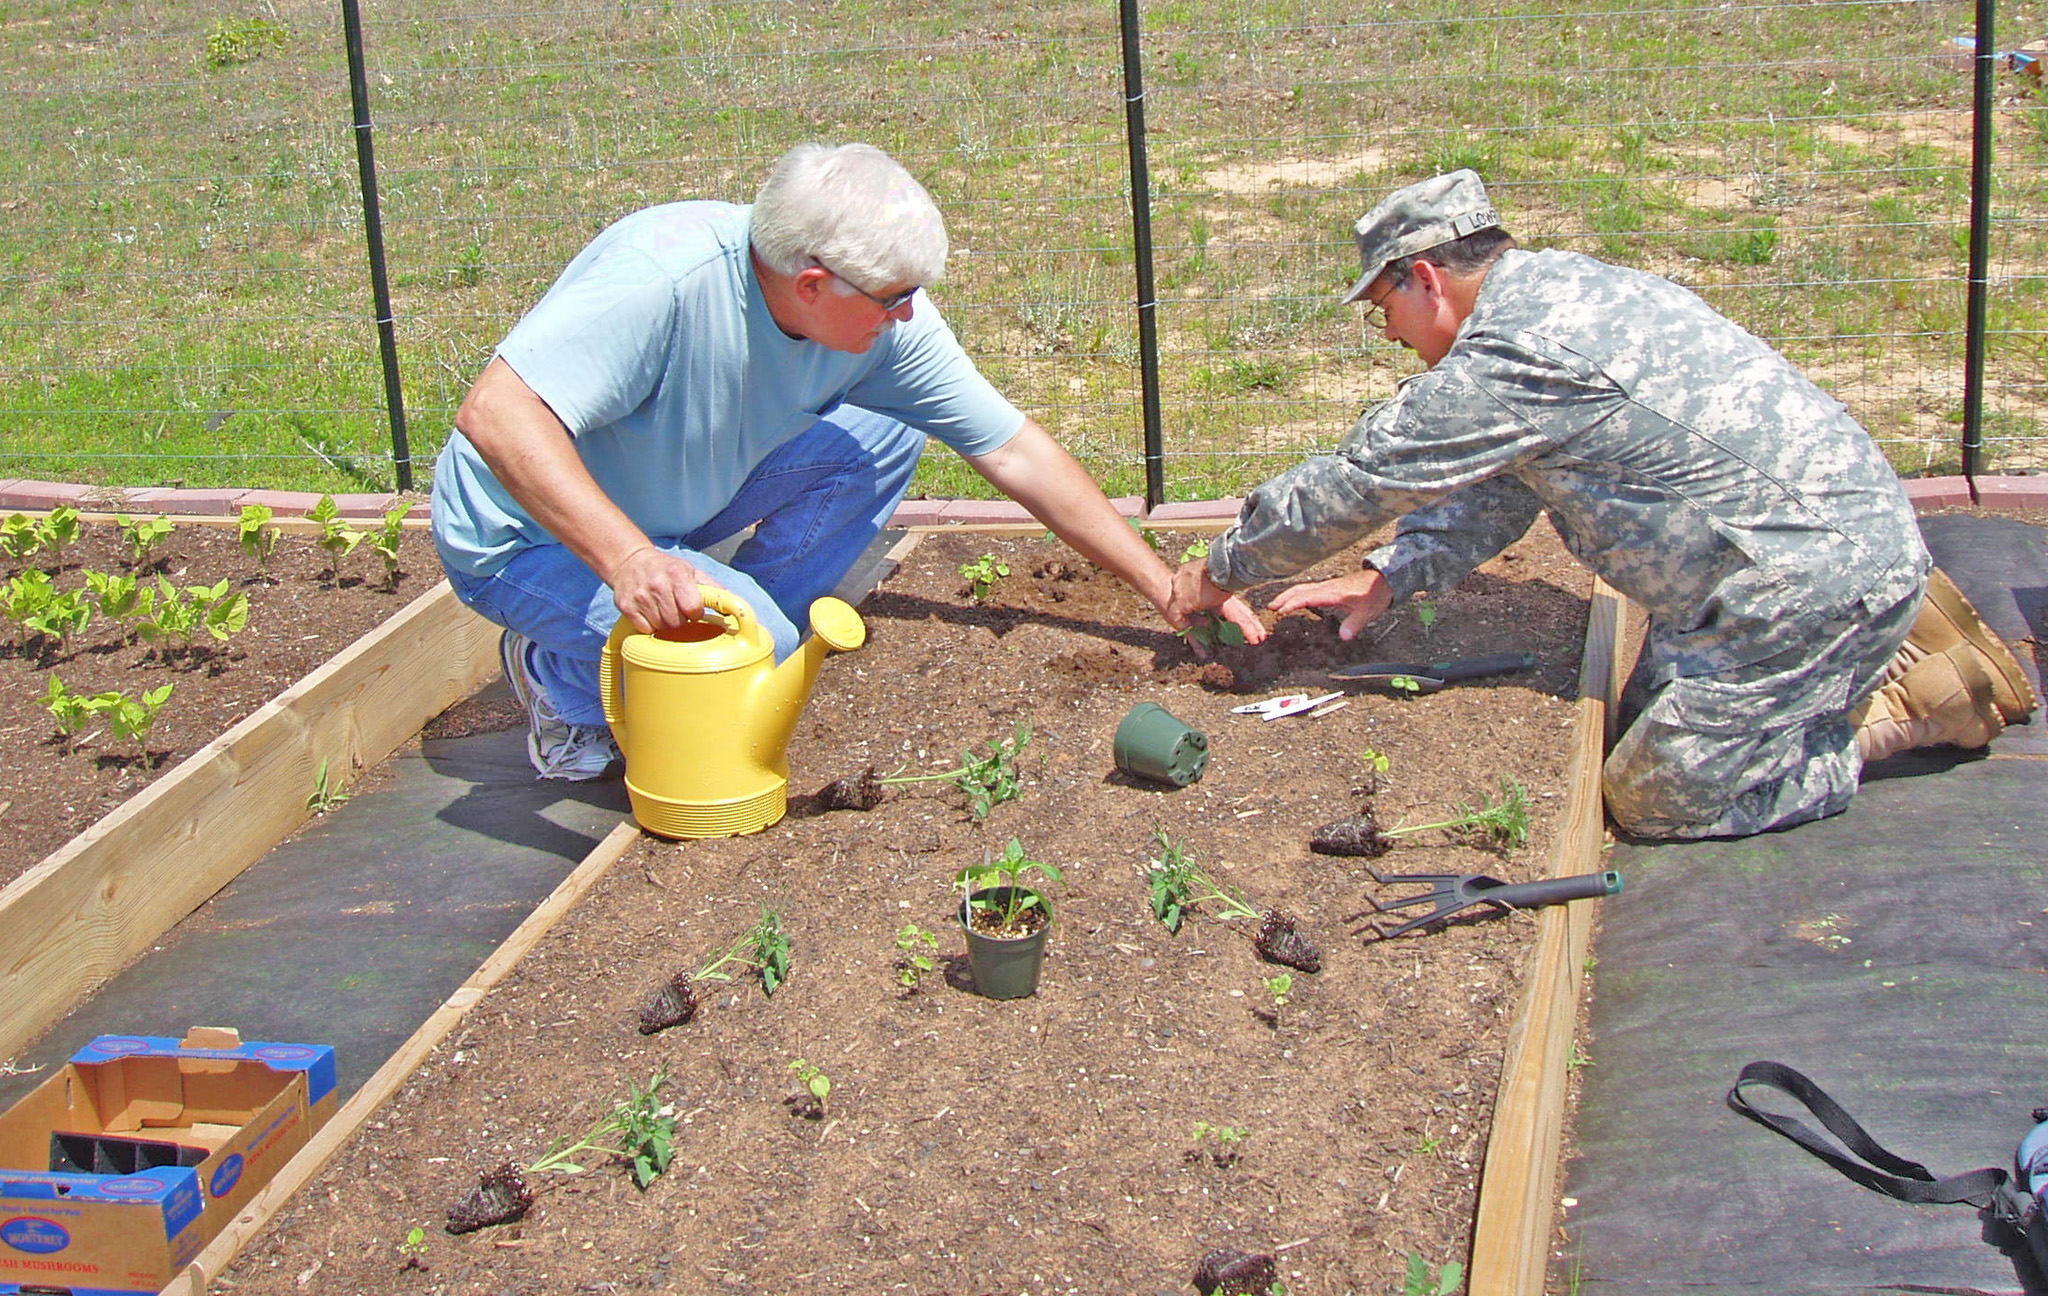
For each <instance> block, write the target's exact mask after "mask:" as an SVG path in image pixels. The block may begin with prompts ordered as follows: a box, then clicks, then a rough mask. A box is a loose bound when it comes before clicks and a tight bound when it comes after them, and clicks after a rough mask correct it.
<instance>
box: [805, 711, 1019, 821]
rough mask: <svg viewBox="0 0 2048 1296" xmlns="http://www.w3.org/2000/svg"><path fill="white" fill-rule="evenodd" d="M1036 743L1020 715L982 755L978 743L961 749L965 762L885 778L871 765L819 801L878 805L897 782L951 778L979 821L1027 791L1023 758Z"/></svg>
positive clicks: (847, 806) (829, 787)
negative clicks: (930, 771) (977, 750)
mask: <svg viewBox="0 0 2048 1296" xmlns="http://www.w3.org/2000/svg"><path fill="white" fill-rule="evenodd" d="M1030 745H1031V725H1030V723H1029V722H1027V721H1024V720H1019V721H1018V722H1017V728H1016V730H1015V731H1014V732H1013V733H1012V734H1011V735H1010V737H1008V738H995V739H991V740H990V741H989V743H988V754H987V755H985V756H977V755H976V754H975V752H974V749H973V748H972V747H964V748H962V749H961V751H960V764H959V765H958V766H957V767H956V768H954V769H949V770H941V771H939V772H938V773H936V774H892V775H889V776H888V777H886V778H885V777H883V776H882V775H879V774H877V773H876V772H875V767H874V766H872V765H870V766H868V768H867V769H865V770H863V771H861V772H860V773H859V774H857V775H855V776H854V777H852V778H843V779H836V780H834V781H833V782H831V783H828V784H826V785H825V786H824V788H822V789H821V790H820V791H819V793H818V801H819V804H821V805H822V806H824V808H825V809H827V810H872V809H874V808H875V807H876V806H878V805H880V804H881V803H882V799H883V797H885V796H886V795H887V794H888V789H889V788H892V787H904V786H908V785H909V784H912V783H951V784H952V785H953V786H954V787H956V788H958V789H960V792H961V795H963V796H965V797H966V798H967V812H968V813H969V814H970V815H972V816H974V819H975V822H977V823H979V822H980V821H982V820H984V819H986V818H988V816H989V812H990V811H991V810H993V809H995V808H996V807H997V806H999V805H1002V804H1003V803H1004V802H1006V801H1015V800H1016V799H1017V798H1018V797H1020V796H1022V795H1024V788H1023V784H1022V783H1021V782H1020V781H1019V778H1018V774H1017V758H1018V757H1020V756H1022V755H1023V754H1024V749H1025V748H1026V747H1029V746H1030Z"/></svg>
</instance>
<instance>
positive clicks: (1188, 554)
mask: <svg viewBox="0 0 2048 1296" xmlns="http://www.w3.org/2000/svg"><path fill="white" fill-rule="evenodd" d="M1208 556H1209V542H1208V541H1207V540H1190V541H1188V547H1187V548H1185V549H1183V550H1181V551H1180V560H1181V561H1182V562H1184V563H1186V562H1193V561H1194V560H1195V559H1197V558H1207V557H1208Z"/></svg>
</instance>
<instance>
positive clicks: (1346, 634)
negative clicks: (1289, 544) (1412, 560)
mask: <svg viewBox="0 0 2048 1296" xmlns="http://www.w3.org/2000/svg"><path fill="white" fill-rule="evenodd" d="M1393 602H1394V587H1393V586H1391V585H1389V584H1387V578H1386V577H1384V576H1382V575H1380V574H1379V573H1378V572H1377V571H1375V570H1373V569H1372V568H1370V567H1367V568H1365V569H1364V570H1362V571H1358V572H1354V573H1352V574H1351V575H1349V576H1339V577H1337V578H1336V579H1334V580H1324V581H1309V582H1308V583H1307V584H1304V585H1290V586H1288V587H1287V588H1286V589H1284V590H1281V591H1280V592H1279V593H1278V594H1275V595H1274V596H1273V597H1272V599H1271V600H1270V601H1269V602H1268V603H1267V604H1266V606H1267V607H1270V608H1272V609H1273V610H1274V611H1275V612H1278V613H1280V614H1281V615H1283V616H1284V615H1286V614H1287V613H1289V612H1296V611H1299V610H1301V609H1303V608H1322V607H1341V608H1343V609H1344V623H1343V624H1342V625H1340V626H1338V627H1337V637H1338V638H1339V639H1356V638H1357V637H1358V632H1359V631H1361V630H1363V629H1365V627H1366V626H1367V625H1369V624H1370V623H1371V622H1373V621H1374V620H1375V619H1377V618H1378V617H1379V616H1380V614H1381V613H1383V612H1385V611H1386V610H1387V609H1388V608H1389V607H1391V606H1393Z"/></svg>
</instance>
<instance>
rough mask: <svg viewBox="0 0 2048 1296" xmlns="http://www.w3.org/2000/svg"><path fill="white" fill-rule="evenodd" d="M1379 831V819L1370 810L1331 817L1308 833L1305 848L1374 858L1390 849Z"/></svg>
mask: <svg viewBox="0 0 2048 1296" xmlns="http://www.w3.org/2000/svg"><path fill="white" fill-rule="evenodd" d="M1393 845H1394V844H1393V843H1392V842H1390V841H1388V840H1387V838H1386V837H1385V836H1384V835H1383V834H1382V833H1381V832H1380V822H1379V820H1378V819H1376V818H1374V817H1373V813H1372V811H1371V810H1361V811H1359V812H1358V813H1357V814H1355V815H1350V816H1348V817H1346V818H1343V819H1335V820H1332V821H1331V822H1329V823H1326V824H1324V825H1323V826H1322V827H1320V828H1318V829H1316V830H1315V831H1314V832H1313V833H1311V834H1309V839H1308V848H1309V849H1310V850H1312V851H1314V852H1315V853H1316V854H1318V855H1360V856H1364V857H1365V858H1366V859H1377V858H1379V857H1380V856H1382V855H1384V854H1386V853H1387V852H1388V851H1389V850H1391V849H1393Z"/></svg>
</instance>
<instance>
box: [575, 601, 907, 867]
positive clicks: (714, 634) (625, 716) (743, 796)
mask: <svg viewBox="0 0 2048 1296" xmlns="http://www.w3.org/2000/svg"><path fill="white" fill-rule="evenodd" d="M704 606H705V607H706V608H707V609H709V610H711V611H715V612H717V613H718V614H719V615H720V616H721V617H723V618H724V620H723V621H722V622H721V621H717V620H713V619H711V618H709V617H706V618H704V619H702V620H698V621H691V622H688V623H686V624H684V625H682V626H680V627H677V628H676V629H673V630H663V631H660V632H659V633H656V634H641V633H640V632H638V631H636V630H635V629H633V627H632V624H631V623H630V622H627V621H620V622H619V624H618V625H617V626H616V627H615V628H614V629H613V630H612V634H611V638H610V639H609V640H607V641H606V643H605V646H604V658H603V660H602V661H601V662H599V664H598V671H597V680H598V692H599V693H600V694H601V695H602V697H603V699H604V718H605V721H606V722H607V723H608V724H610V725H611V727H612V736H613V737H614V738H616V739H617V740H618V743H619V750H620V751H621V752H623V753H624V754H625V757H626V794H627V795H628V796H629V797H630V798H631V799H632V803H633V817H634V818H635V819H637V820H639V821H640V826H641V827H642V828H645V829H646V830H647V831H648V832H651V833H657V834H659V835H661V836H663V837H679V838H693V837H734V836H738V835H739V834H741V833H752V832H759V831H761V830H762V829H763V828H766V827H767V826H768V825H769V824H772V823H774V822H775V821H776V820H778V819H780V818H782V815H783V812H784V811H785V810H787V809H788V808H789V759H788V754H787V749H788V746H789V736H790V734H791V733H792V732H794V731H795V729H796V721H797V717H798V716H800V715H802V714H803V709H804V703H805V702H806V701H808V700H809V699H810V696H811V685H812V683H813V682H815V681H816V680H817V678H818V666H819V664H820V663H822V662H823V661H824V660H825V654H826V653H829V652H850V651H852V650H853V649H855V648H858V647H860V646H861V645H862V644H863V643H866V642H867V637H868V628H867V626H866V624H865V623H863V622H862V621H861V619H860V613H858V612H856V611H854V610H853V608H852V607H851V606H850V605H848V604H847V603H845V602H844V601H842V600H840V599H836V598H821V599H819V600H817V601H816V602H815V603H812V604H811V635H810V637H809V638H807V639H805V640H804V642H803V644H802V646H801V647H799V648H798V649H797V650H796V652H794V653H793V654H791V655H790V657H789V659H788V660H787V661H784V662H783V663H782V664H781V665H780V666H777V665H776V664H775V643H774V640H773V639H771V638H770V637H769V634H768V631H767V630H765V629H764V628H762V625H761V622H760V620H759V619H758V618H756V617H755V615H754V612H753V609H752V608H749V607H748V606H747V605H746V602H745V601H744V600H742V599H740V598H739V597H738V596H737V595H734V594H732V593H730V592H728V591H726V590H722V589H712V588H708V587H707V588H706V589H705V591H704Z"/></svg>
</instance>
